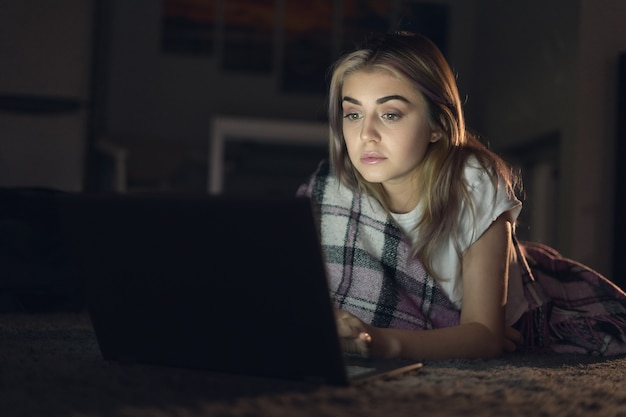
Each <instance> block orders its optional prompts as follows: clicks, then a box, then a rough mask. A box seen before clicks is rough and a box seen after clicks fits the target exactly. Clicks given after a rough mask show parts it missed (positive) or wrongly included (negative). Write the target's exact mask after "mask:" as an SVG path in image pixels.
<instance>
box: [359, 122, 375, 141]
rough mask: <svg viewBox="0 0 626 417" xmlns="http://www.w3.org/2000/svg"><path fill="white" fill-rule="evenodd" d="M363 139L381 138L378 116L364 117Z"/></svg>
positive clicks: (373, 139)
mask: <svg viewBox="0 0 626 417" xmlns="http://www.w3.org/2000/svg"><path fill="white" fill-rule="evenodd" d="M361 140H363V141H365V142H369V141H379V140H380V134H379V132H378V127H377V124H376V118H373V117H366V118H364V119H363V124H362V127H361Z"/></svg>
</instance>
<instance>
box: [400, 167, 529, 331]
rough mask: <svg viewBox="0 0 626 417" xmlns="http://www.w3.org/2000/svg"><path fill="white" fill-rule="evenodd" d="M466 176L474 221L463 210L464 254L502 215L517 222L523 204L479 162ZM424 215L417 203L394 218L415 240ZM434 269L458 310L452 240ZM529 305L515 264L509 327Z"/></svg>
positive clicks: (458, 289) (460, 292) (459, 283)
mask: <svg viewBox="0 0 626 417" xmlns="http://www.w3.org/2000/svg"><path fill="white" fill-rule="evenodd" d="M464 175H465V178H466V180H467V184H468V185H469V191H470V196H471V199H472V203H473V204H474V214H475V218H474V216H473V215H472V212H471V210H470V209H469V207H466V206H464V207H463V208H462V211H461V221H460V224H459V227H460V229H461V230H460V233H459V238H460V241H459V242H458V243H459V247H460V249H461V252H463V251H465V249H467V248H468V247H469V246H470V245H471V244H472V243H474V242H475V241H476V240H478V238H480V237H481V236H482V234H483V233H484V232H485V231H486V230H487V228H488V227H489V226H490V225H491V223H493V222H494V221H495V220H496V219H497V218H498V217H499V216H500V215H501V214H502V213H505V212H507V211H509V212H510V213H511V219H512V220H513V221H515V220H516V219H517V217H518V216H519V213H520V211H521V209H522V203H521V202H520V201H519V200H518V199H517V198H516V197H515V196H514V195H509V194H508V193H507V191H506V188H505V186H504V184H503V183H500V184H499V185H498V187H497V188H494V186H493V184H492V182H491V179H490V178H489V175H487V173H486V172H485V171H484V169H483V168H481V167H480V165H479V164H478V162H477V161H476V159H473V158H472V159H470V160H469V162H468V164H467V166H466V168H465V172H464ZM421 213H422V206H421V204H418V205H417V207H415V208H414V209H413V210H412V211H411V212H409V213H405V214H396V213H392V216H393V218H394V220H395V221H396V223H397V224H398V226H399V227H400V228H401V230H402V231H404V233H406V234H407V236H410V237H411V238H412V239H414V240H415V239H417V237H418V236H417V234H416V232H415V231H414V230H413V229H414V227H415V225H416V224H417V221H418V219H419V218H420V217H421ZM432 266H433V269H434V270H435V272H436V273H437V274H438V276H440V277H441V278H442V280H441V281H439V284H440V285H441V287H442V289H443V290H444V291H445V292H446V294H447V295H448V297H449V298H450V300H451V301H452V302H453V303H454V304H455V305H456V306H457V307H458V308H461V305H462V299H463V280H462V279H461V276H460V271H461V268H460V262H459V258H458V256H457V253H456V250H455V247H454V241H453V239H450V240H449V241H448V243H447V244H446V245H444V247H442V248H441V250H440V251H439V253H438V254H436V256H435V258H434V259H433V262H432ZM527 304H528V303H527V301H526V299H525V298H524V294H523V287H522V275H521V270H520V268H519V265H518V264H517V263H516V262H512V263H511V265H510V268H509V286H508V297H507V305H506V323H507V324H509V325H511V324H513V323H515V322H516V321H517V320H518V319H519V318H520V317H521V315H522V314H523V313H524V311H526V308H527Z"/></svg>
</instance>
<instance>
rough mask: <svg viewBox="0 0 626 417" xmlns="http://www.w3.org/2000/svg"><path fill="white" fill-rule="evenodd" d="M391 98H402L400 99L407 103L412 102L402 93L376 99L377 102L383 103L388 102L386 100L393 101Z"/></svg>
mask: <svg viewBox="0 0 626 417" xmlns="http://www.w3.org/2000/svg"><path fill="white" fill-rule="evenodd" d="M391 100H400V101H404V102H405V103H410V101H409V100H408V99H406V98H405V97H403V96H401V95H398V94H394V95H391V96H385V97H381V98H379V99H378V100H376V103H378V104H383V103H386V102H388V101H391Z"/></svg>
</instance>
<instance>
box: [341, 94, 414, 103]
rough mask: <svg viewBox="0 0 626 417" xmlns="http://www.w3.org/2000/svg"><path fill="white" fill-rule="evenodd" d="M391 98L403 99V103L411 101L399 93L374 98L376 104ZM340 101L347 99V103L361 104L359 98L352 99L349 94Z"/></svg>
mask: <svg viewBox="0 0 626 417" xmlns="http://www.w3.org/2000/svg"><path fill="white" fill-rule="evenodd" d="M391 100H400V101H404V102H405V103H409V104H410V103H411V102H410V101H409V100H408V99H406V98H405V97H403V96H401V95H399V94H394V95H391V96H385V97H381V98H379V99H377V100H376V104H383V103H386V102H388V101H391ZM342 101H347V102H348V103H352V104H356V105H359V106H360V105H361V102H360V101H359V100H357V99H354V98H352V97H350V96H345V97H344V98H343V100H342Z"/></svg>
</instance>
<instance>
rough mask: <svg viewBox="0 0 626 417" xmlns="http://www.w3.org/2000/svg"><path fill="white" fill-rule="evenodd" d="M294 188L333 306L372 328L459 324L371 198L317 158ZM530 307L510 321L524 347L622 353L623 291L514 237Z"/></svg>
mask: <svg viewBox="0 0 626 417" xmlns="http://www.w3.org/2000/svg"><path fill="white" fill-rule="evenodd" d="M298 195H301V196H308V197H310V198H311V200H312V203H313V208H314V210H315V211H316V217H317V219H318V221H319V228H320V232H321V242H322V247H323V251H324V256H325V260H326V267H327V272H328V281H329V286H330V291H331V297H332V300H333V302H334V304H335V307H337V308H340V309H343V310H346V311H349V312H351V313H352V314H354V315H355V316H357V317H359V318H360V319H361V320H363V321H364V322H366V323H369V324H372V325H374V326H377V327H392V328H400V329H432V328H441V327H449V326H454V325H457V324H459V321H460V310H459V309H458V308H457V307H456V306H455V305H454V304H453V303H452V301H450V299H449V297H448V296H447V295H446V293H445V292H444V291H443V289H442V288H441V287H440V286H439V284H438V283H437V282H436V281H435V280H434V279H433V278H432V277H431V276H430V275H429V274H428V273H427V272H426V270H425V269H424V267H423V265H422V263H421V262H420V261H419V260H418V259H417V258H415V257H413V256H410V252H411V243H410V241H409V240H408V239H407V238H406V236H405V235H404V234H403V233H402V232H401V231H400V230H399V229H398V227H397V226H396V225H395V223H394V222H393V221H392V220H391V218H390V217H389V216H388V215H387V214H386V212H385V210H383V209H382V207H381V206H380V204H379V203H378V202H377V201H376V200H375V199H373V198H370V197H368V196H366V195H365V194H363V193H359V192H352V191H351V190H349V189H347V188H346V187H345V186H343V185H342V184H340V183H339V181H338V180H337V178H336V177H334V176H332V175H329V166H328V164H327V163H326V162H324V163H322V164H320V166H319V168H318V170H317V172H316V173H315V174H314V175H313V176H312V177H311V179H310V181H309V182H308V183H306V184H303V185H302V186H301V187H300V189H299V190H298ZM515 249H516V251H517V254H518V261H519V262H521V267H522V270H523V274H522V276H523V280H524V294H525V298H526V299H527V300H528V302H529V309H528V311H527V312H526V313H525V314H524V316H523V317H522V319H521V320H520V321H519V322H518V325H517V327H518V328H519V329H520V330H521V331H522V333H523V334H524V336H525V340H526V344H527V348H528V349H533V350H552V351H555V352H564V353H565V352H568V353H587V354H595V355H610V354H620V353H626V336H625V331H626V294H625V293H624V292H623V291H622V290H620V289H619V288H618V287H616V286H615V285H613V284H612V283H611V282H610V281H609V280H607V279H606V278H604V277H603V276H601V275H600V274H598V273H597V272H595V271H592V270H591V269H589V268H587V267H585V266H584V265H581V264H579V263H577V262H575V261H572V260H570V259H566V258H564V257H562V256H561V255H560V254H558V253H557V252H556V251H554V250H553V249H551V248H548V247H545V246H542V245H538V244H533V243H518V242H517V241H516V242H515Z"/></svg>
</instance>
